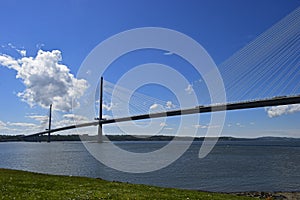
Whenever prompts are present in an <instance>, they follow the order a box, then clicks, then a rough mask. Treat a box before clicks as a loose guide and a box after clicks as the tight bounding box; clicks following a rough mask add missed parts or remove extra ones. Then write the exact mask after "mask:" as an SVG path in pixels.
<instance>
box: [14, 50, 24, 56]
mask: <svg viewBox="0 0 300 200" xmlns="http://www.w3.org/2000/svg"><path fill="white" fill-rule="evenodd" d="M16 50H17V52H18V53H19V54H20V55H21V56H22V57H25V56H26V50H24V49H22V50H19V49H16Z"/></svg>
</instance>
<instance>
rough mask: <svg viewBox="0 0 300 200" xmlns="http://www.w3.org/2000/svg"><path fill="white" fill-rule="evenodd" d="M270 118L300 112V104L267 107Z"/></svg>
mask: <svg viewBox="0 0 300 200" xmlns="http://www.w3.org/2000/svg"><path fill="white" fill-rule="evenodd" d="M266 111H267V114H268V116H269V117H270V118H272V117H279V116H281V115H287V114H292V113H295V112H300V104H292V105H282V106H272V107H270V108H267V109H266Z"/></svg>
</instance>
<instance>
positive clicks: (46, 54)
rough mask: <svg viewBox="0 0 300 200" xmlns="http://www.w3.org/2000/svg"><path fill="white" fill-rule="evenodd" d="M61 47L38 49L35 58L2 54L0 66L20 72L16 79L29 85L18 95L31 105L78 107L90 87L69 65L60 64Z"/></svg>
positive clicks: (59, 108)
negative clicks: (80, 99)
mask: <svg viewBox="0 0 300 200" xmlns="http://www.w3.org/2000/svg"><path fill="white" fill-rule="evenodd" d="M61 61H62V55H61V52H60V51H59V50H53V51H43V50H39V51H38V53H37V55H36V57H22V58H21V59H15V58H13V57H11V56H8V55H1V54H0V65H2V66H4V67H7V68H9V69H14V70H15V71H17V76H16V78H18V79H21V80H22V82H23V84H24V85H25V86H26V88H25V90H24V91H23V92H19V93H18V96H19V97H20V98H21V99H22V100H23V101H25V102H26V103H28V104H29V105H30V106H34V105H39V106H41V107H44V108H47V107H48V106H49V105H50V104H54V105H53V108H54V109H55V110H60V111H70V110H71V108H72V107H78V106H79V102H78V101H77V99H78V98H80V97H81V96H82V95H83V93H84V91H85V90H86V89H87V87H88V83H87V81H86V80H83V79H77V78H75V77H74V75H73V74H71V73H70V70H69V68H68V67H67V66H66V65H63V64H61V63H60V62H61Z"/></svg>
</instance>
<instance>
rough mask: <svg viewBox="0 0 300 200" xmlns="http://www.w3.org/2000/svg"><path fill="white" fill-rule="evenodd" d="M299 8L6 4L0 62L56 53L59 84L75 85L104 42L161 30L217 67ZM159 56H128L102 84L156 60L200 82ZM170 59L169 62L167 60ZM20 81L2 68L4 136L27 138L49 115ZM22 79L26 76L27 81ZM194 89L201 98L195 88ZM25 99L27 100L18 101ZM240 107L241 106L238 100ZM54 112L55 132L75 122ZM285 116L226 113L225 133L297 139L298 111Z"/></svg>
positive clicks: (262, 3) (289, 4) (231, 1)
mask: <svg viewBox="0 0 300 200" xmlns="http://www.w3.org/2000/svg"><path fill="white" fill-rule="evenodd" d="M299 6H300V2H299V1H298V0H288V1H287V0H276V1H273V0H245V1H239V0H228V1H223V0H210V1H209V0H207V1H174V0H172V1H138V0H136V1H133V0H132V1H130V0H129V1H2V2H1V7H0V17H1V19H2V20H1V27H0V55H2V56H3V55H5V56H9V58H10V59H13V60H18V59H22V58H26V57H33V58H36V56H37V53H38V51H39V50H40V49H41V50H42V51H43V52H48V51H49V52H52V51H53V50H59V52H60V53H61V56H62V60H61V61H60V60H59V58H58V60H59V61H58V62H59V63H61V64H63V65H64V66H66V67H68V68H69V70H70V72H64V73H65V74H64V73H62V74H63V75H61V78H63V77H68V78H70V77H69V75H70V74H73V75H74V76H76V73H77V71H78V70H79V68H80V66H81V63H82V62H83V61H84V59H85V58H86V56H87V55H88V54H89V53H90V51H91V50H92V49H93V48H95V47H96V46H97V45H98V44H99V43H100V42H102V41H104V40H105V39H107V38H109V37H111V36H113V35H115V34H117V33H120V32H122V31H126V30H129V29H134V28H140V27H163V28H168V29H173V30H176V31H179V32H182V33H184V34H186V35H188V36H189V37H191V38H193V39H194V40H196V41H197V42H198V43H200V44H201V45H202V46H203V47H204V48H205V49H206V51H207V52H208V53H209V55H210V56H211V57H212V58H213V60H214V62H215V63H216V64H217V65H218V66H219V65H222V63H223V62H224V61H225V60H227V59H228V58H230V57H231V56H232V55H233V54H234V53H235V52H238V51H239V50H240V49H242V48H243V47H245V46H246V45H247V44H249V43H250V42H251V41H253V40H255V39H256V38H257V37H258V36H259V35H260V34H261V33H263V32H265V31H266V30H267V29H268V28H270V27H271V26H272V25H274V24H276V23H277V22H278V21H280V20H281V19H282V18H284V17H285V16H287V15H288V14H289V13H291V12H292V11H294V10H295V9H296V8H298V7H299ZM21 50H23V51H22V52H21ZM25 51H26V55H24V54H25ZM22 53H23V56H22V55H21V54H22ZM52 53H53V52H52ZM156 54H157V52H143V53H141V54H139V53H138V52H137V54H136V55H134V56H132V57H131V55H129V56H128V57H127V58H124V59H123V58H121V59H120V60H117V61H116V62H115V63H114V65H115V66H118V65H119V66H121V65H122V64H124V67H123V68H117V67H115V68H114V67H112V68H111V70H110V71H108V72H107V73H106V74H105V79H106V80H108V81H110V82H115V81H117V79H118V77H120V76H121V75H122V73H125V72H126V71H127V70H129V69H130V68H131V67H133V66H135V65H137V64H141V63H145V62H150V61H152V60H151V58H153V61H152V62H163V63H169V64H171V65H173V66H174V67H175V68H177V69H178V70H179V71H181V73H183V74H184V75H185V76H186V77H187V79H188V80H189V82H190V83H191V85H193V87H196V86H197V81H199V80H200V79H201V77H198V76H195V74H194V72H193V70H189V69H188V68H183V67H182V66H183V65H184V61H181V60H179V59H176V58H171V56H164V53H162V52H159V54H160V55H156ZM55 55H56V56H58V57H60V55H58V54H55ZM147 55H148V56H147ZM42 56H53V55H52V54H51V55H50V54H49V55H48V54H47V55H46V54H43V55H41V60H43V59H42ZM51 58H53V57H51ZM54 59H55V58H54ZM168 59H169V61H165V60H168ZM170 59H171V60H170ZM172 59H173V60H172ZM123 61H124V62H123ZM24 62H25V61H23V63H24ZM41 62H42V61H41ZM179 63H180V64H179ZM2 65H3V63H2ZM45 66H46V67H47V65H45ZM53 70H54V69H53ZM62 70H63V69H62ZM24 73H25V72H24ZM53 73H55V70H54V72H53ZM16 75H17V70H16V67H15V68H14V67H13V68H9V67H7V66H2V67H1V66H0V77H1V78H0V94H1V100H0V134H22V133H23V132H24V130H25V132H26V133H29V132H31V131H36V130H38V129H40V128H42V126H40V123H42V124H45V120H46V119H45V118H43V116H44V115H46V114H47V109H46V102H45V101H41V100H40V98H38V99H39V100H37V101H39V103H35V100H36V99H35V100H31V101H30V102H29V98H27V100H25V101H24V98H25V99H26V97H25V96H24V95H26V94H25V93H24V91H25V89H26V87H29V86H30V87H32V85H30V84H28V85H26V84H24V81H23V80H22V79H20V78H18V79H17V78H16ZM25 76H26V77H28V76H29V75H28V74H23V77H25ZM48 78H49V77H48ZM169 78H171V77H169ZM71 79H72V78H71ZM77 80H78V79H76V77H75V78H74V79H72V81H71V82H72V84H73V85H76V84H77V83H78V81H77ZM40 81H41V82H43V80H40ZM44 82H45V83H47V81H44ZM35 83H40V82H35ZM72 84H71V86H72ZM67 85H68V84H67ZM69 86H70V85H69ZM45 87H46V86H45ZM185 87H187V86H185ZM147 89H148V91H147V90H146V89H145V88H144V89H141V91H140V92H142V93H146V94H147V95H154V96H155V98H158V97H161V98H163V100H164V101H167V99H169V98H171V96H167V95H168V94H169V93H168V92H159V91H160V90H159V89H157V87H148V88H147ZM194 90H195V91H196V92H197V88H194ZM78 91H79V92H78V94H75V97H79V96H80V95H81V93H80V91H84V87H79V86H78ZM22 92H23V96H22V95H18V93H22ZM36 98H37V97H36ZM70 98H71V97H70ZM22 99H23V100H22ZM68 100H69V97H66V99H63V100H61V101H65V102H67V101H68ZM236 100H240V99H239V98H238V97H237V98H236ZM57 101H60V100H57ZM173 101H174V100H173ZM29 103H31V104H32V105H33V107H31V106H30V105H29ZM60 106H61V107H58V108H57V109H58V110H64V108H65V106H66V105H63V104H60ZM65 111H66V110H65ZM57 113H58V114H57V115H60V117H58V118H62V119H63V120H64V121H63V122H61V123H60V124H59V123H58V124H57V126H59V125H63V124H64V123H71V121H70V120H72V119H73V118H74V115H73V116H72V112H57ZM285 113H289V112H288V111H283V114H282V115H280V116H277V117H272V118H270V117H269V116H268V113H267V112H266V111H265V109H253V110H247V111H233V112H228V113H227V118H226V121H225V126H224V131H223V133H222V134H223V135H233V136H238V137H256V136H262V135H274V136H292V137H300V135H299V134H298V132H299V129H300V125H299V123H297V122H298V121H297V119H299V116H300V114H299V113H297V112H294V111H293V112H291V113H290V114H285ZM107 114H109V112H108V113H107ZM176 120H177V119H169V120H168V121H167V124H168V126H167V127H168V128H170V129H169V132H168V131H167V130H166V132H167V133H168V134H172V133H171V132H172V131H171V130H172V129H171V127H172V128H173V124H176ZM202 120H203V121H201V122H199V125H200V124H201V126H199V127H202V128H203V129H204V130H205V126H208V125H207V123H209V115H206V116H203V118H202ZM194 126H195V124H191V127H194ZM174 127H175V125H174ZM199 127H198V128H199ZM201 134H202V133H199V135H201Z"/></svg>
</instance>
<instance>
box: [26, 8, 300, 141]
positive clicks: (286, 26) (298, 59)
mask: <svg viewBox="0 0 300 200" xmlns="http://www.w3.org/2000/svg"><path fill="white" fill-rule="evenodd" d="M299 52H300V8H298V9H296V10H295V11H293V12H292V13H290V14H289V15H288V16H286V17H285V18H283V19H282V20H280V21H279V22H278V23H276V24H274V25H273V26H272V27H271V28H269V29H268V30H266V31H265V32H263V33H262V34H260V35H259V36H258V37H257V38H256V39H254V40H253V41H252V42H250V43H248V44H247V45H246V46H245V47H243V48H242V49H240V50H239V51H238V52H236V53H235V54H234V55H232V56H231V57H229V58H228V59H227V60H226V61H224V62H223V63H221V64H218V69H219V70H220V74H221V75H222V78H223V81H224V86H225V91H226V97H227V101H228V102H229V103H228V102H219V103H218V104H211V103H210V99H209V98H210V97H209V95H207V94H205V95H202V98H203V103H202V102H201V105H194V106H192V107H189V108H181V107H180V106H178V105H175V106H173V107H172V109H170V110H166V111H158V112H154V113H150V114H145V113H147V112H148V111H149V105H148V106H143V104H144V103H145V101H147V102H152V103H153V102H158V104H161V105H163V104H165V103H166V102H165V101H162V100H159V99H154V98H151V97H149V96H146V95H142V94H139V95H136V97H137V98H133V99H135V100H134V101H133V102H132V103H133V104H135V106H132V109H133V111H134V112H133V114H132V115H131V116H116V117H114V118H102V116H103V115H102V114H103V113H102V108H103V107H105V106H106V107H107V106H112V105H108V104H103V99H102V97H103V95H102V93H103V92H104V93H109V95H111V94H112V91H113V89H114V88H116V87H117V89H118V91H119V92H118V93H119V94H120V96H119V99H120V101H121V100H122V94H128V91H127V90H126V89H124V88H121V87H120V86H113V85H112V84H110V83H109V82H106V86H107V87H106V88H105V90H104V91H103V90H101V92H100V94H101V96H102V97H100V101H99V102H100V106H99V117H98V119H97V120H96V121H91V122H87V123H79V124H76V125H75V124H74V125H69V126H63V127H58V128H54V129H53V128H52V129H51V126H50V125H49V127H48V130H45V131H42V132H39V133H35V134H31V135H28V136H25V137H31V136H38V135H42V134H48V135H50V133H53V132H58V131H63V130H69V129H74V128H80V127H88V126H99V131H98V134H99V136H101V134H102V125H104V124H112V123H117V122H126V121H131V120H142V119H149V118H159V117H169V116H179V115H189V114H196V113H208V112H217V111H228V110H239V109H250V108H258V107H267V106H278V105H288V104H299V103H300V96H299V95H298V94H300V54H299ZM197 84H198V83H191V86H193V89H194V91H195V92H196V93H202V92H203V88H202V87H201V85H200V84H198V85H197ZM198 86H199V87H198ZM100 88H101V89H102V88H103V86H101V87H100ZM216 93H218V91H216ZM249 99H254V100H249ZM123 103H128V102H123ZM50 121H51V120H50ZM49 124H50V123H49Z"/></svg>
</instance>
